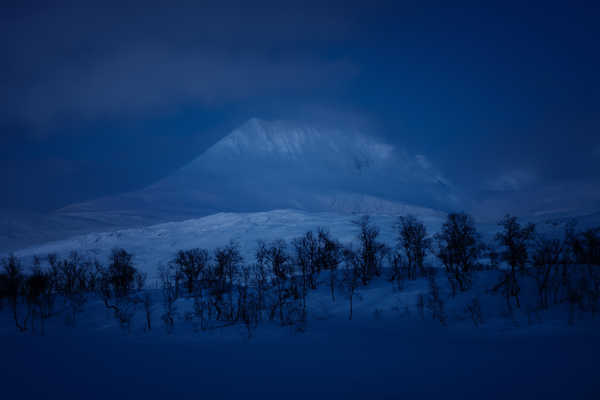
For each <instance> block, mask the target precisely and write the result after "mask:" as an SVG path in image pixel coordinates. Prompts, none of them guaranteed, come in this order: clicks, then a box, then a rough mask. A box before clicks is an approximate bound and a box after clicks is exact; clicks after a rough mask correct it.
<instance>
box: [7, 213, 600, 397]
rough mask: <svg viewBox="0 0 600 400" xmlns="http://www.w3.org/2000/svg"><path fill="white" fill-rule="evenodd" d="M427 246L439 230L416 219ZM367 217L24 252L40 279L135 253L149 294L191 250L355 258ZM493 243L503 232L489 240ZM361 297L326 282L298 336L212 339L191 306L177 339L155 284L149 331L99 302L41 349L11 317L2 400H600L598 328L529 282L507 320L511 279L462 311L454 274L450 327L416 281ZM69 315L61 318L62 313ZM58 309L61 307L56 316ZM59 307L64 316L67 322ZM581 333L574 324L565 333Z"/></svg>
mask: <svg viewBox="0 0 600 400" xmlns="http://www.w3.org/2000/svg"><path fill="white" fill-rule="evenodd" d="M419 217H420V218H421V219H422V220H423V221H424V222H425V224H426V225H427V228H428V231H429V233H430V234H432V233H435V232H437V231H438V230H439V227H440V225H441V224H442V222H443V217H442V216H437V215H430V216H419ZM355 219H356V216H352V215H339V214H331V213H306V212H300V211H292V210H278V211H270V212H261V213H252V214H232V213H221V214H216V215H212V216H209V217H204V218H200V219H195V220H188V221H183V222H177V223H167V224H161V225H155V226H151V227H146V228H139V229H128V230H122V231H116V232H110V233H94V234H88V235H85V236H80V237H75V238H71V239H68V240H64V241H60V242H54V243H48V244H45V245H43V246H38V247H32V248H29V249H24V250H21V251H19V252H17V253H16V254H17V256H20V257H23V258H24V260H25V264H26V265H28V263H29V261H30V259H31V257H32V256H33V255H42V256H43V255H46V254H48V253H58V254H59V255H61V256H64V255H67V254H68V253H69V252H70V251H72V250H77V251H79V252H80V253H83V254H84V255H86V256H89V257H92V258H97V259H98V260H99V261H101V262H104V263H105V262H106V261H107V258H108V254H109V252H110V250H111V249H112V248H114V247H122V248H125V249H127V250H128V251H129V252H131V253H133V254H134V256H135V258H134V264H135V266H136V267H137V268H139V269H141V270H143V271H145V272H147V273H148V275H149V277H150V279H152V278H154V277H156V275H155V273H156V271H157V268H158V266H159V265H161V264H165V263H167V262H168V261H169V260H170V259H171V258H172V257H173V256H174V254H175V252H176V251H177V250H179V249H190V248H194V247H203V248H208V249H212V248H214V247H217V246H222V245H225V244H227V243H228V242H229V241H230V240H234V241H236V242H238V243H239V245H240V249H241V251H242V255H243V256H244V258H245V261H246V262H247V263H252V262H253V261H254V251H255V249H256V242H257V240H259V239H263V240H267V241H270V240H274V239H285V240H288V241H289V240H290V239H293V238H295V237H298V236H300V235H301V234H303V233H305V232H306V231H307V230H311V229H315V228H317V227H325V228H327V229H329V230H330V232H331V233H332V236H334V237H335V238H337V239H339V240H340V241H342V242H344V243H348V242H351V241H353V240H354V239H355V236H356V234H357V231H358V229H357V227H356V226H355V225H354V224H353V223H352V221H353V220H355ZM373 222H374V223H375V224H376V225H377V226H378V227H379V228H380V230H381V239H382V240H383V241H384V242H386V243H387V244H389V245H392V244H394V239H395V232H394V223H395V222H396V216H385V215H380V216H375V217H373ZM478 228H479V230H480V231H482V233H483V234H484V238H487V239H489V237H490V234H491V233H492V232H493V230H494V229H495V226H481V225H480V226H478ZM388 272H389V271H384V274H383V276H382V277H380V278H376V279H375V280H373V281H372V282H371V283H370V284H369V285H368V286H361V287H360V288H359V293H358V295H359V296H357V297H355V298H354V312H353V319H352V320H348V315H349V301H348V298H347V297H346V296H345V295H344V294H343V293H342V292H341V291H338V292H336V298H335V301H333V300H332V298H331V294H330V292H329V288H328V287H327V279H328V276H327V272H323V275H322V276H321V278H320V279H321V280H322V282H321V284H320V285H319V289H317V290H315V291H310V292H309V294H308V303H307V321H306V324H305V325H302V324H300V325H298V326H300V327H301V328H302V330H301V331H299V330H298V329H297V328H298V326H295V327H290V326H286V327H282V326H279V324H278V323H277V322H276V321H266V320H263V321H262V322H260V323H259V325H258V327H257V328H256V329H255V330H254V331H253V332H252V337H251V338H249V335H248V331H247V329H246V328H245V327H244V325H243V324H242V323H236V324H234V325H233V326H227V327H223V328H216V329H213V328H214V327H213V328H211V329H210V330H202V329H200V325H199V323H198V321H197V317H195V316H194V315H193V313H191V311H192V310H193V304H192V301H191V300H190V299H185V298H179V299H178V300H177V301H176V315H175V324H174V331H173V332H172V333H171V334H169V333H167V330H166V329H165V326H164V324H163V322H162V320H161V316H162V315H163V313H164V308H163V300H162V294H161V291H159V290H156V289H153V287H154V285H152V284H150V285H149V288H148V289H146V292H147V293H150V295H151V298H152V307H151V313H150V315H151V321H152V329H151V331H146V330H145V329H144V326H145V324H146V319H145V315H144V311H143V309H141V306H140V308H138V310H137V312H136V315H135V317H134V319H133V322H132V328H131V331H130V332H129V333H128V332H127V331H125V330H123V329H122V328H121V327H120V326H119V324H118V322H117V321H116V320H115V318H114V316H113V314H112V313H111V312H109V311H108V310H107V309H106V308H105V306H104V304H103V303H102V302H101V301H100V300H99V299H98V298H97V297H95V296H92V297H90V300H89V301H88V303H87V304H85V306H84V310H83V312H82V313H80V314H79V316H78V317H77V323H76V324H75V326H74V327H71V326H68V325H67V324H65V315H66V313H62V314H59V315H58V316H55V317H52V318H50V319H49V320H48V322H47V325H46V329H45V332H46V334H45V335H44V336H41V335H40V334H39V326H38V328H37V329H38V331H37V333H33V334H32V333H31V330H29V331H28V332H26V333H18V332H17V329H16V328H15V324H14V321H13V320H12V316H11V314H10V312H9V309H8V307H7V306H6V304H5V307H4V310H2V311H1V312H0V343H2V344H3V345H2V346H1V347H0V358H1V365H2V371H1V373H0V388H1V393H2V394H3V398H10V399H12V398H20V399H28V398H51V399H54V398H57V399H81V398H85V399H96V398H97V399H109V398H144V399H154V398H158V399H164V398H169V399H170V398H183V399H186V398H208V399H219V398H226V399H229V398H240V397H247V398H261V399H269V398H273V399H280V398H286V399H295V398H298V399H306V398H307V397H312V398H315V399H320V398H327V399H332V398H340V399H348V398H357V399H363V398H375V399H378V398H392V399H394V398H403V397H404V398H406V397H408V398H432V399H439V398H440V397H443V398H449V399H454V398H456V399H482V398H485V399H506V398H511V399H520V398H526V399H532V398H543V399H564V398H569V399H595V398H597V397H598V394H599V393H600V381H598V379H597V375H598V370H597V363H598V360H599V359H600V329H599V328H600V318H598V317H597V316H596V318H594V317H593V316H592V315H591V314H590V313H583V312H580V311H577V310H575V313H574V314H570V310H569V307H568V305H566V304H559V305H553V306H552V307H551V308H550V310H547V311H540V310H539V309H538V307H537V297H536V296H537V293H536V288H535V287H534V286H533V285H534V282H533V281H531V280H529V281H525V280H524V281H523V284H522V293H521V307H520V308H519V309H514V313H513V314H512V315H510V316H509V315H507V313H506V303H505V300H504V299H503V298H502V297H501V295H500V294H498V293H492V292H491V291H490V290H489V289H491V288H492V287H493V286H494V285H495V284H496V283H497V282H498V281H499V279H500V272H499V271H479V272H477V273H476V274H475V275H474V280H473V288H472V289H470V290H469V291H467V292H464V293H459V294H458V295H457V296H456V297H451V295H450V290H449V287H448V282H447V279H446V276H445V274H444V273H442V272H439V273H438V274H437V278H436V279H437V283H438V284H439V286H440V287H441V294H442V296H441V297H442V299H443V301H444V311H445V314H446V316H447V321H448V325H447V326H442V325H441V324H440V323H439V322H438V321H435V320H433V319H432V313H431V312H430V310H429V309H428V308H427V307H425V308H420V307H419V305H418V299H419V296H420V295H423V296H424V297H425V298H427V296H428V293H429V284H428V281H427V279H426V278H423V277H421V278H419V279H417V280H416V281H404V283H403V285H402V288H401V290H398V289H397V288H395V286H394V285H393V284H392V283H391V282H389V281H388V280H387V279H386V276H387V273H388ZM474 299H477V300H478V301H479V302H480V304H481V311H482V319H483V323H482V324H481V325H480V326H478V327H475V325H474V323H473V321H472V319H471V316H470V313H469V312H468V311H467V310H466V305H467V304H470V303H471V302H472V301H473V300H474ZM59 303H60V302H59ZM60 304H62V303H60ZM60 304H59V307H58V308H60V307H62V306H61V305H60ZM569 321H570V322H571V323H569Z"/></svg>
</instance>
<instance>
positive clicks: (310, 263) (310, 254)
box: [292, 231, 319, 309]
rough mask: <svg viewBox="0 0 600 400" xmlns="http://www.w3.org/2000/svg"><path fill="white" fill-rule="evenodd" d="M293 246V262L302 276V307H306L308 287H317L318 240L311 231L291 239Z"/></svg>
mask: <svg viewBox="0 0 600 400" xmlns="http://www.w3.org/2000/svg"><path fill="white" fill-rule="evenodd" d="M292 245H293V247H294V253H295V257H294V262H295V263H296V265H297V266H298V267H299V268H300V273H301V278H302V289H301V294H302V307H303V309H306V295H307V291H308V289H309V288H310V289H316V288H317V277H318V257H319V242H318V239H317V237H315V235H313V233H312V231H308V232H306V233H305V234H304V235H303V236H301V237H299V238H296V239H294V240H293V241H292Z"/></svg>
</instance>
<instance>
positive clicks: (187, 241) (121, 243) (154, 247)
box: [15, 210, 443, 277]
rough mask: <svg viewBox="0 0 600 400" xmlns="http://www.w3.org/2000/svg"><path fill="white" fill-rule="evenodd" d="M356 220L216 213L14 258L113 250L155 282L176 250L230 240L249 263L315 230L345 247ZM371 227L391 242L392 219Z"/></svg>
mask: <svg viewBox="0 0 600 400" xmlns="http://www.w3.org/2000/svg"><path fill="white" fill-rule="evenodd" d="M356 218H357V216H355V215H347V214H332V213H308V212H303V211H297V210H275V211H269V212H258V213H218V214H215V215H211V216H207V217H203V218H198V219H190V220H186V221H181V222H169V223H164V224H158V225H153V226H148V227H142V228H131V229H125V230H118V231H112V232H104V233H89V234H86V235H81V236H76V237H73V238H70V239H66V240H61V241H57V242H50V243H46V244H43V245H40V246H34V247H30V248H27V249H23V250H19V251H17V252H16V253H15V254H16V255H17V256H22V257H25V258H26V259H29V258H31V257H32V256H34V255H39V256H46V255H47V254H49V253H56V254H59V255H68V253H69V252H71V251H73V250H77V251H78V252H81V253H82V254H84V255H85V256H87V257H89V258H96V259H98V260H99V261H101V262H104V261H106V259H107V258H108V255H109V254H110V251H111V250H112V249H113V248H115V247H121V248H125V249H126V250H127V251H129V252H131V253H133V254H134V255H135V264H136V266H137V267H138V268H140V269H141V270H143V271H144V272H146V273H148V275H149V277H154V276H155V274H156V272H157V269H158V266H160V265H162V264H166V263H167V262H168V261H169V260H171V259H172V258H173V256H174V255H175V252H176V251H177V250H186V249H191V248H195V247H201V248H208V249H213V248H215V247H218V246H223V245H226V244H228V243H229V242H230V241H235V242H237V243H238V244H239V245H240V248H241V251H242V255H243V256H244V257H245V258H246V260H248V262H252V261H253V258H254V251H255V249H256V244H257V241H258V240H266V241H271V240H275V239H284V240H287V241H289V240H291V239H293V238H296V237H298V236H301V235H302V234H304V233H306V231H308V230H316V229H317V228H318V227H323V228H326V229H328V230H329V231H330V232H331V234H332V235H333V236H334V237H336V238H338V239H339V240H340V241H342V242H344V243H349V242H351V241H353V240H354V239H355V237H356V234H357V233H358V228H357V227H356V226H355V225H354V224H353V223H352V221H354V220H356ZM422 219H423V221H424V222H425V223H426V224H427V226H428V228H429V230H430V231H431V232H434V231H436V230H437V229H438V228H439V226H440V225H441V223H442V221H443V215H442V214H441V213H440V214H437V215H436V214H432V215H425V216H423V217H422ZM373 222H374V223H375V224H376V225H377V226H378V227H379V228H380V229H381V235H382V238H383V239H384V240H385V241H386V242H388V243H389V244H390V245H391V244H393V243H394V240H395V232H394V229H395V228H394V224H395V222H396V217H394V216H390V215H379V216H374V217H373Z"/></svg>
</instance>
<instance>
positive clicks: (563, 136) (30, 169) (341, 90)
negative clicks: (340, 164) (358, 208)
mask: <svg viewBox="0 0 600 400" xmlns="http://www.w3.org/2000/svg"><path fill="white" fill-rule="evenodd" d="M11 3H12V4H11ZM153 3H154V2H152V1H143V2H142V1H136V2H128V1H118V2H111V1H102V2H86V1H76V2H75V1H74V2H60V1H54V2H30V1H13V2H11V1H8V2H3V3H2V9H1V12H0V51H1V53H2V60H3V62H2V63H1V64H0V82H1V85H2V90H1V94H0V132H1V135H2V136H1V138H0V179H2V182H3V196H0V208H21V209H24V210H50V209H53V208H56V207H60V206H62V205H66V204H68V203H72V202H77V201H81V200H85V199H88V198H94V197H97V196H100V195H104V194H110V193H116V192H121V191H126V190H132V189H136V188H139V187H142V186H144V185H146V184H148V183H150V182H152V181H154V180H156V179H158V178H160V177H162V176H165V175H166V174H169V173H170V172H172V171H174V170H175V169H176V168H178V167H179V166H181V165H183V164H185V163H186V162H188V161H189V160H190V159H192V158H193V157H195V156H196V155H198V154H200V153H201V152H202V151H203V150H204V149H206V148H207V147H208V146H210V145H211V144H212V143H214V142H215V141H216V140H218V139H219V138H220V137H221V136H223V135H225V134H226V133H227V132H228V131H229V130H231V129H232V128H235V127H236V126H237V125H239V124H241V123H243V122H244V121H245V120H246V119H248V118H250V117H260V118H264V119H271V118H284V119H306V120H309V121H310V120H311V119H315V120H331V121H332V122H333V123H339V124H360V125H362V126H364V129H366V130H367V131H369V132H371V133H373V134H376V135H379V136H383V137H384V138H385V139H386V140H387V141H389V142H391V143H393V144H396V145H398V146H402V147H405V148H407V149H408V150H409V151H412V152H415V153H423V154H426V155H427V156H428V158H429V159H431V160H432V161H433V162H434V163H436V165H437V166H438V167H439V168H440V169H441V170H443V171H444V172H445V173H446V175H447V176H448V177H449V178H450V179H451V180H453V181H454V182H456V183H457V184H459V185H461V186H462V187H464V188H465V189H466V190H468V191H471V192H472V193H473V195H474V196H484V195H482V193H487V195H485V196H487V197H485V196H484V197H485V198H486V199H489V194H490V193H492V195H493V196H492V197H494V196H495V195H496V194H498V196H500V195H502V196H509V197H510V196H513V197H515V196H517V197H518V196H520V195H521V194H522V196H523V197H522V198H523V199H530V198H532V197H536V196H537V197H538V198H540V197H542V198H543V197H544V196H550V197H552V196H554V197H557V196H558V197H561V196H566V197H568V196H570V197H571V198H569V199H566V200H565V202H566V203H569V204H571V205H572V204H579V203H577V202H579V201H581V202H582V203H581V204H584V203H585V205H586V206H589V205H590V204H591V205H592V206H594V205H597V206H600V202H599V201H600V193H599V192H600V188H599V185H598V182H600V168H598V164H599V162H600V132H599V127H600V113H599V105H600V94H599V89H600V77H599V76H598V71H599V70H600V58H599V55H598V50H597V47H598V41H599V39H600V24H598V21H599V20H600V12H599V9H598V6H597V5H596V4H595V3H594V2H589V3H588V4H585V3H576V2H562V3H561V4H553V3H552V2H548V1H546V2H540V3H539V4H533V3H530V2H528V3H527V5H524V3H525V2H515V3H512V4H510V2H500V3H498V5H494V6H492V5H489V4H491V3H488V5H486V6H485V7H482V6H477V5H476V3H473V4H466V3H464V4H461V5H460V6H459V5H455V6H454V7H448V6H440V4H444V3H447V2H440V3H438V4H435V3H427V4H426V2H421V1H419V2H377V1H370V2H362V4H359V3H357V4H352V2H338V3H331V2H330V3H328V4H325V2H306V1H303V2H294V3H292V2H252V6H250V3H251V2H227V1H219V2H214V3H212V4H211V3H208V2H177V5H174V4H170V5H168V6H167V5H166V3H165V2H156V4H153ZM283 3H289V4H285V5H284V4H283ZM161 4H162V5H161ZM482 198H483V197H482ZM574 199H575V200H574ZM559 200H560V199H559ZM486 201H488V204H493V202H492V203H489V200H486ZM561 201H562V200H561ZM574 201H575V203H573V202H574ZM558 203H560V201H559V202H558Z"/></svg>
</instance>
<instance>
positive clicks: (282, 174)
mask: <svg viewBox="0 0 600 400" xmlns="http://www.w3.org/2000/svg"><path fill="white" fill-rule="evenodd" d="M457 202H458V196H457V194H456V191H455V190H454V188H453V187H452V185H451V184H450V183H449V182H448V181H447V180H446V179H445V178H444V177H443V176H442V174H441V173H440V172H439V171H437V170H435V168H434V167H433V166H432V165H431V163H430V162H429V161H428V160H427V158H425V156H423V155H416V156H411V155H409V154H408V153H406V152H405V151H403V150H400V149H397V148H395V147H393V146H391V145H389V144H386V143H383V142H381V141H378V140H376V139H374V138H372V137H370V136H366V135H364V134H361V133H360V132H357V131H342V130H335V129H320V128H316V127H312V126H307V125H299V124H294V123H289V122H284V121H276V122H266V121H262V120H259V119H251V120H249V121H248V122H246V123H245V124H244V125H242V126H241V127H240V128H238V129H236V130H234V131H233V132H232V133H231V134H229V135H227V136H226V137H224V138H223V139H221V140H220V141H219V142H217V143H216V144H215V145H213V146H212V147H210V148H209V149H208V150H207V151H206V152H205V153H203V154H202V155H200V156H199V157H198V158H196V159H195V160H193V161H192V162H190V163H189V164H188V165H186V166H184V167H183V168H181V169H180V170H179V171H177V172H176V173H175V174H173V175H171V176H169V177H167V178H165V179H163V180H161V181H159V182H157V183H155V184H153V185H151V186H150V187H148V188H146V189H144V190H141V191H139V192H135V193H129V194H126V195H120V196H116V197H111V198H107V199H102V200H97V201H93V202H89V203H83V204H78V205H75V206H70V207H67V208H65V209H63V210H61V212H62V213H67V214H72V213H78V212H87V213H89V212H94V211H103V212H104V211H115V210H130V211H131V212H126V213H124V214H126V215H125V216H127V215H130V214H132V213H133V214H137V215H147V214H148V215H156V216H160V218H163V217H164V216H165V215H171V216H172V217H176V218H179V217H181V216H188V215H190V216H201V215H207V214H211V213H214V212H220V211H237V212H249V211H264V210H270V209H279V208H295V209H301V210H309V211H336V212H389V213H398V212H403V211H406V208H407V206H408V205H412V206H417V207H421V208H436V209H451V208H453V207H454V206H455V205H456V204H457ZM419 211H421V212H424V211H425V210H419Z"/></svg>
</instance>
